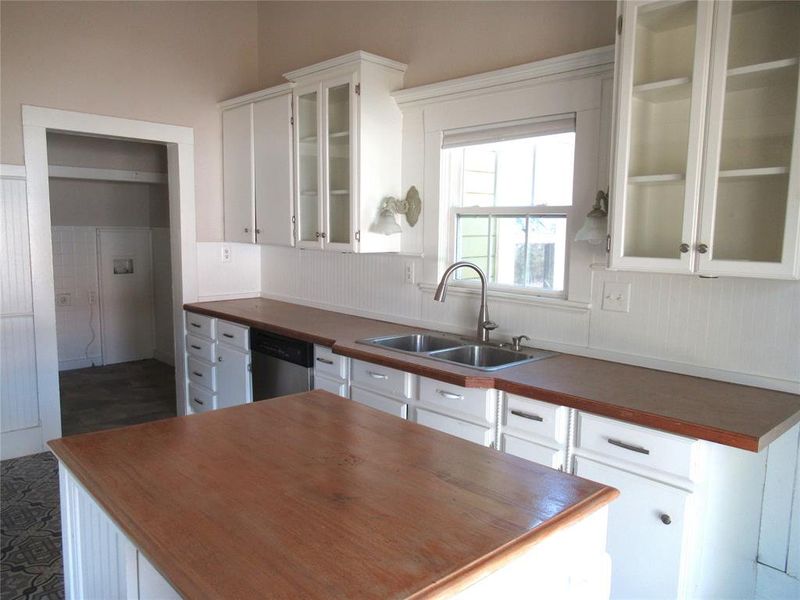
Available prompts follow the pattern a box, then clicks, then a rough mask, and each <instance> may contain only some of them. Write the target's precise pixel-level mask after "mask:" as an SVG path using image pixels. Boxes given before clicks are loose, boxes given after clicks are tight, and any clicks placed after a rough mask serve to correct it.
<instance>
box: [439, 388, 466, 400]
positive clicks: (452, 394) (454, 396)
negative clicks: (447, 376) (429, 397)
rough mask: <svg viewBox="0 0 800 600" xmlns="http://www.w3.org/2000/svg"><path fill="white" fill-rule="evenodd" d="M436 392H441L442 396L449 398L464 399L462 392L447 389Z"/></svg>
mask: <svg viewBox="0 0 800 600" xmlns="http://www.w3.org/2000/svg"><path fill="white" fill-rule="evenodd" d="M436 393H437V394H439V395H440V396H441V397H442V398H447V399H448V400H463V399H464V396H462V395H461V394H454V393H453V392H448V391H446V390H436Z"/></svg>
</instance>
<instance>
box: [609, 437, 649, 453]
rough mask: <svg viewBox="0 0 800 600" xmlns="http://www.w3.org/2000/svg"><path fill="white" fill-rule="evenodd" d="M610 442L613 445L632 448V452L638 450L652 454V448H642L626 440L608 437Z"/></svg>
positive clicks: (625, 448) (627, 448)
mask: <svg viewBox="0 0 800 600" xmlns="http://www.w3.org/2000/svg"><path fill="white" fill-rule="evenodd" d="M608 443H609V444H611V445H612V446H616V447H617V448H623V449H624V450H630V451H631V452H638V453H639V454H650V450H648V449H647V448H642V447H641V446H634V445H633V444H626V443H625V442H621V441H619V440H615V439H614V438H608Z"/></svg>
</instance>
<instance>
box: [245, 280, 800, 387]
mask: <svg viewBox="0 0 800 600" xmlns="http://www.w3.org/2000/svg"><path fill="white" fill-rule="evenodd" d="M261 297H262V298H267V299H270V300H278V301H280V302H289V303H292V304H299V305H301V306H310V307H312V308H319V309H321V310H330V311H335V312H340V313H342V314H346V315H353V316H356V317H364V318H366V319H375V320H378V321H387V322H389V323H400V324H402V325H408V326H409V327H421V328H424V329H429V330H432V331H446V332H448V333H457V334H459V335H474V330H473V329H472V328H471V327H469V328H466V327H465V328H461V329H458V328H450V329H443V328H442V324H441V323H440V322H438V321H426V320H423V319H411V318H408V317H403V318H402V320H398V318H397V316H396V315H391V314H387V313H379V312H374V311H367V310H361V309H356V308H351V307H348V306H339V305H337V304H329V303H327V302H312V301H310V300H307V299H305V298H299V297H296V296H290V295H287V294H270V293H266V292H262V293H261ZM529 345H530V346H534V347H536V348H543V349H545V350H552V351H554V352H562V353H564V354H574V355H576V356H584V357H586V358H596V359H599V360H607V361H609V362H616V363H622V364H627V365H633V366H636V367H646V368H648V369H656V370H658V371H668V372H671V373H678V374H681V375H691V376H693V377H702V378H704V379H714V380H717V381H725V382H728V383H737V384H740V385H749V386H753V387H760V388H764V389H769V390H776V391H779V392H789V393H791V394H800V382H797V381H792V380H788V379H777V378H774V377H765V376H763V375H752V374H749V373H739V372H737V371H727V370H725V369H714V368H711V367H701V366H698V365H694V364H691V363H682V362H678V361H671V360H664V359H661V358H654V357H650V356H640V355H638V354H627V353H625V352H615V351H613V350H605V349H602V348H589V347H586V346H576V345H573V344H564V343H561V342H554V341H552V340H544V339H539V338H534V339H532V340H531V341H530V342H529Z"/></svg>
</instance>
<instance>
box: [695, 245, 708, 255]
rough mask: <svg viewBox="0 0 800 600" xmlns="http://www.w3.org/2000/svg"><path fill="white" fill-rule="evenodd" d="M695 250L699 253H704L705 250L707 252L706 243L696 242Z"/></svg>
mask: <svg viewBox="0 0 800 600" xmlns="http://www.w3.org/2000/svg"><path fill="white" fill-rule="evenodd" d="M697 251H698V252H699V253H700V254H705V253H706V252H708V246H707V245H706V244H698V246H697Z"/></svg>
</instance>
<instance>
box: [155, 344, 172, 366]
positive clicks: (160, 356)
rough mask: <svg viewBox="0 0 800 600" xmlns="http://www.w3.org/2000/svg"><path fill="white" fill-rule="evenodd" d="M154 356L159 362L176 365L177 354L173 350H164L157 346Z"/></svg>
mask: <svg viewBox="0 0 800 600" xmlns="http://www.w3.org/2000/svg"><path fill="white" fill-rule="evenodd" d="M153 358H155V359H156V360H157V361H158V362H162V363H164V364H167V365H169V366H170V367H174V366H175V354H174V353H172V352H164V351H163V350H159V349H157V348H156V349H155V350H153Z"/></svg>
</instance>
